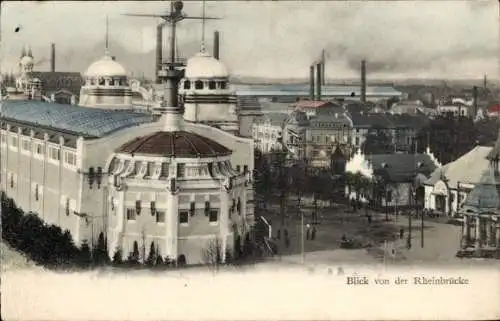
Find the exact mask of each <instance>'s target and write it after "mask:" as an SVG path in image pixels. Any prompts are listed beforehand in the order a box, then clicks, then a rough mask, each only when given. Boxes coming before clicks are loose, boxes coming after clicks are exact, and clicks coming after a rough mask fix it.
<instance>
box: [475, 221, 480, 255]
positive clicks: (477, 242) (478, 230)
mask: <svg viewBox="0 0 500 321" xmlns="http://www.w3.org/2000/svg"><path fill="white" fill-rule="evenodd" d="M475 234H476V235H475V236H476V238H475V248H476V249H479V248H480V247H481V218H480V217H479V216H476V233H475Z"/></svg>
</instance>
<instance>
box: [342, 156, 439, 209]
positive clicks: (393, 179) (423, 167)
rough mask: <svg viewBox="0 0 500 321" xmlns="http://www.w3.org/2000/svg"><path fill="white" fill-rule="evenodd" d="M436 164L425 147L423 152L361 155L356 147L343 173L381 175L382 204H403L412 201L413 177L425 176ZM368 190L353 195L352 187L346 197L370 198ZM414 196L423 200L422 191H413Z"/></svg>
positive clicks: (369, 176) (420, 178)
mask: <svg viewBox="0 0 500 321" xmlns="http://www.w3.org/2000/svg"><path fill="white" fill-rule="evenodd" d="M440 165H441V164H439V163H438V162H437V161H436V159H435V157H434V156H433V154H432V153H431V152H430V151H429V150H427V152H426V153H424V154H379V155H364V154H363V153H362V152H361V150H358V152H357V153H356V154H354V155H353V156H352V157H351V158H350V159H349V160H348V161H347V163H346V172H350V173H353V174H355V173H358V172H359V173H361V174H362V175H363V176H364V177H366V178H368V179H375V178H376V177H377V176H382V177H383V178H384V179H385V181H386V182H387V186H386V193H385V195H384V197H382V206H407V205H410V204H413V201H412V199H413V198H412V193H413V192H412V185H413V184H414V182H415V180H420V181H422V180H423V179H425V178H426V177H428V176H429V175H430V174H431V173H432V172H433V171H434V170H435V169H436V168H438V167H439V166H440ZM371 193H373V191H371V190H366V189H365V190H364V191H363V194H361V195H357V194H356V191H355V190H354V189H351V190H349V188H346V196H347V197H348V198H350V199H357V198H358V197H359V199H360V200H361V201H365V202H366V201H367V200H368V199H371V198H372V195H371ZM417 194H418V195H417V197H419V198H420V199H421V201H423V199H422V198H423V194H424V193H423V190H421V191H418V190H417Z"/></svg>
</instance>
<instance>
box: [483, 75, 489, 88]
mask: <svg viewBox="0 0 500 321" xmlns="http://www.w3.org/2000/svg"><path fill="white" fill-rule="evenodd" d="M483 86H484V89H487V88H488V79H487V77H486V75H484V80H483Z"/></svg>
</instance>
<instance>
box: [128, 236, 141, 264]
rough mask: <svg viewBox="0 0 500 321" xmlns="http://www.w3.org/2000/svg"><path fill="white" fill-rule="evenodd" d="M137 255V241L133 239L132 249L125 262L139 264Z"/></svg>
mask: <svg viewBox="0 0 500 321" xmlns="http://www.w3.org/2000/svg"><path fill="white" fill-rule="evenodd" d="M139 255H140V254H139V244H137V241H134V245H133V250H132V252H131V253H129V255H128V258H127V263H128V264H130V265H137V264H139Z"/></svg>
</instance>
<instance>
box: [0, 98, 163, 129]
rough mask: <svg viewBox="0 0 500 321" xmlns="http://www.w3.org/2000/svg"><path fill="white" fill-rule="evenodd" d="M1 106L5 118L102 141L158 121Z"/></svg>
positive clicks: (52, 106)
mask: <svg viewBox="0 0 500 321" xmlns="http://www.w3.org/2000/svg"><path fill="white" fill-rule="evenodd" d="M0 104H1V108H0V110H1V117H2V118H10V119H14V120H17V121H22V122H28V123H32V124H35V125H39V126H44V127H49V128H52V129H55V130H64V131H69V132H73V133H76V134H79V135H83V136H92V137H102V136H105V135H107V134H110V133H112V132H114V131H116V130H119V129H122V128H126V127H131V126H134V125H139V124H144V123H148V122H153V121H154V120H155V118H154V116H153V115H149V114H144V113H137V112H131V111H123V110H110V109H99V108H86V107H80V106H75V105H66V104H56V103H46V102H42V101H35V100H4V101H2V102H0Z"/></svg>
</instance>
